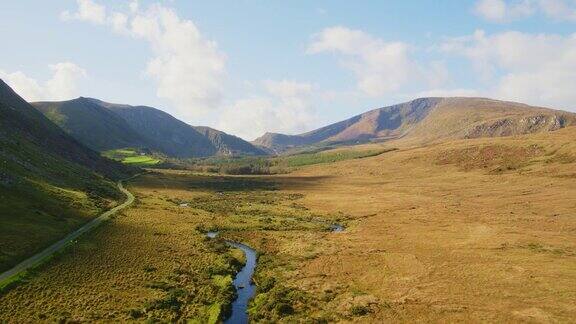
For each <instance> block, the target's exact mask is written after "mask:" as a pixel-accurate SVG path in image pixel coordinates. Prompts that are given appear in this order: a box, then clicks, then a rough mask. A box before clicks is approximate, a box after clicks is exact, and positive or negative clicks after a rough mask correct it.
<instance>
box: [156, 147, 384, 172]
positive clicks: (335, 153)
mask: <svg viewBox="0 0 576 324" xmlns="http://www.w3.org/2000/svg"><path fill="white" fill-rule="evenodd" d="M324 150H326V151H324ZM392 150H394V149H386V148H359V147H346V148H339V149H330V147H326V148H322V149H315V150H308V151H303V152H302V153H297V154H293V155H284V156H276V157H231V158H206V159H191V160H173V159H172V160H169V161H168V162H167V163H166V164H165V166H167V167H172V168H182V169H189V170H193V171H199V172H209V173H222V174H231V175H250V174H252V175H264V174H283V173H289V172H291V171H294V170H295V169H297V168H299V167H303V166H306V165H313V164H321V163H332V162H338V161H345V160H351V159H361V158H366V157H371V156H376V155H380V154H382V153H385V152H389V151H392Z"/></svg>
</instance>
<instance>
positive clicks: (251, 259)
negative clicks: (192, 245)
mask: <svg viewBox="0 0 576 324" xmlns="http://www.w3.org/2000/svg"><path fill="white" fill-rule="evenodd" d="M330 230H331V231H332V232H334V233H337V232H342V231H344V226H342V225H340V224H332V225H330ZM218 234H219V233H218V232H208V233H206V236H207V237H209V238H211V239H213V238H216V237H217V236H218ZM224 242H226V244H228V245H229V246H231V247H233V248H237V249H240V250H241V251H242V252H244V255H245V257H246V264H244V267H242V269H241V270H240V272H238V273H237V274H236V277H235V278H234V282H233V284H234V288H235V289H236V294H237V295H238V296H237V297H236V299H235V300H234V302H232V314H230V317H228V319H226V320H225V321H224V323H226V324H247V323H249V320H248V303H249V302H250V299H252V297H254V294H255V293H256V285H254V283H253V282H252V276H253V275H254V270H255V269H256V261H257V254H256V251H255V250H254V249H253V248H251V247H249V246H248V245H246V244H242V243H238V242H234V241H229V240H225V241H224Z"/></svg>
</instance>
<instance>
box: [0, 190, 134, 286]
mask: <svg viewBox="0 0 576 324" xmlns="http://www.w3.org/2000/svg"><path fill="white" fill-rule="evenodd" d="M118 189H120V191H122V192H123V193H124V194H125V195H126V201H124V202H123V203H122V204H121V205H118V206H116V207H114V208H112V209H110V210H109V211H107V212H105V213H103V214H102V215H100V216H98V217H97V218H94V219H93V220H91V221H90V222H88V223H86V224H85V225H84V226H82V227H80V228H79V229H77V230H75V231H74V232H72V233H70V234H68V235H67V236H66V237H65V238H63V239H61V240H60V241H58V242H56V243H54V244H52V245H50V246H49V247H47V248H46V249H45V250H43V251H41V252H39V253H37V254H35V255H33V256H32V257H30V258H28V259H26V260H24V261H22V262H20V263H19V264H17V265H16V266H15V267H14V268H12V269H10V270H8V271H6V272H4V273H2V274H0V282H2V281H4V280H6V279H8V278H11V277H13V276H15V275H17V274H19V273H21V272H23V271H26V270H28V269H30V268H32V267H34V266H36V265H38V264H40V263H41V262H42V260H44V259H46V258H47V257H49V256H51V255H53V254H54V253H56V252H58V251H60V250H61V249H63V248H64V247H65V246H66V245H67V244H68V243H70V242H71V241H73V240H75V239H77V238H78V237H79V236H80V235H82V234H84V233H86V232H88V231H89V230H91V229H93V228H94V227H96V226H98V225H100V224H101V223H102V222H103V221H105V220H107V219H109V218H110V216H112V215H114V214H116V213H117V212H118V211H120V210H122V209H124V208H126V207H128V206H130V205H131V204H132V203H133V202H134V195H132V193H130V191H128V190H126V189H125V188H124V186H123V185H122V181H118Z"/></svg>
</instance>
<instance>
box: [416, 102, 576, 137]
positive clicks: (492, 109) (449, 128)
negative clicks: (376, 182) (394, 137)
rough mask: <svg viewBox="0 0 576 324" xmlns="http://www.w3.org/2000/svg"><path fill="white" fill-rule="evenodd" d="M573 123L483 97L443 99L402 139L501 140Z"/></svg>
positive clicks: (574, 118) (568, 116) (568, 117)
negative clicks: (495, 138) (482, 138)
mask: <svg viewBox="0 0 576 324" xmlns="http://www.w3.org/2000/svg"><path fill="white" fill-rule="evenodd" d="M574 124H576V114H574V113H569V112H565V111H561V110H553V109H547V108H540V107H533V106H528V105H524V104H519V103H514V102H506V101H499V100H491V99H484V98H444V99H442V100H441V101H440V102H439V103H438V104H437V105H436V106H435V107H434V108H433V109H431V111H430V112H429V114H428V116H427V117H426V118H424V119H423V120H422V121H421V122H419V123H418V124H416V125H415V126H414V127H413V128H412V129H411V130H410V131H409V132H408V133H407V134H406V136H405V137H406V138H405V139H406V140H407V141H413V142H430V141H438V140H449V139H465V138H479V137H502V136H513V135H522V134H532V133H541V132H549V131H555V130H558V129H561V128H564V127H566V126H570V125H574Z"/></svg>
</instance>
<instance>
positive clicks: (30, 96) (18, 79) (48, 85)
mask: <svg viewBox="0 0 576 324" xmlns="http://www.w3.org/2000/svg"><path fill="white" fill-rule="evenodd" d="M49 68H50V70H51V71H52V76H51V77H50V79H48V80H47V81H45V82H44V83H43V84H40V82H38V81H37V80H35V79H33V78H31V77H28V76H27V75H26V74H24V73H23V72H21V71H16V72H11V73H9V72H5V71H2V70H0V78H1V79H3V80H4V81H6V83H8V85H10V87H12V88H13V89H14V91H16V92H17V93H18V94H19V95H20V96H22V97H23V98H24V99H26V100H27V101H40V100H68V99H71V98H74V97H76V96H78V93H77V88H78V87H77V85H78V81H79V80H80V79H82V78H84V77H86V71H84V70H83V69H82V68H80V67H79V66H77V65H76V64H74V63H70V62H64V63H57V64H53V65H50V66H49Z"/></svg>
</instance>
